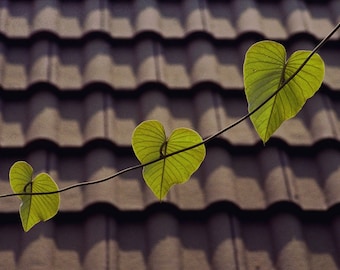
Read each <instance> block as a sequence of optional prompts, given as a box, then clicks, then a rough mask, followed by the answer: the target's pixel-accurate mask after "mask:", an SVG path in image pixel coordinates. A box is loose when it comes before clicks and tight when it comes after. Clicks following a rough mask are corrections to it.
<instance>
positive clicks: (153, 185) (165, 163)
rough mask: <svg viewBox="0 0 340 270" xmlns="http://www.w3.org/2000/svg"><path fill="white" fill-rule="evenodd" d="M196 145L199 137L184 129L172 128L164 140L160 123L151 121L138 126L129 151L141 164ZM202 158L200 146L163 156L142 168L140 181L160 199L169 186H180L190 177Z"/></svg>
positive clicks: (202, 150) (164, 136)
mask: <svg viewBox="0 0 340 270" xmlns="http://www.w3.org/2000/svg"><path fill="white" fill-rule="evenodd" d="M200 142H202V138H201V136H200V135H199V134H198V133H197V132H195V131H193V130H191V129H188V128H178V129H175V130H174V131H173V132H172V134H171V135H170V137H169V138H167V137H166V135H165V131H164V128H163V126H162V124H161V123H159V122H158V121H155V120H150V121H145V122H143V123H141V124H140V125H139V126H137V127H136V129H135V131H134V133H133V135H132V147H133V150H134V152H135V155H136V157H137V158H138V160H139V161H140V162H141V163H142V164H146V163H148V162H151V161H154V160H157V159H159V158H161V157H165V156H166V155H169V154H171V153H174V152H177V151H179V150H181V149H185V148H187V147H190V146H193V145H195V144H197V143H200ZM204 157H205V146H204V145H203V144H202V145H200V146H198V147H195V148H192V149H190V150H187V151H184V152H181V153H178V154H175V155H172V156H169V157H166V158H164V159H161V160H159V161H157V162H155V163H152V164H149V165H147V166H144V168H143V177H144V180H145V182H146V184H147V185H148V186H149V188H150V189H151V190H152V192H153V193H154V194H155V196H156V197H157V198H158V199H159V200H162V199H163V198H164V197H165V195H166V194H167V193H168V191H169V189H170V188H171V187H172V186H173V185H175V184H179V183H184V182H186V181H187V180H188V179H189V178H190V176H191V175H192V174H193V173H194V172H195V171H196V170H197V169H198V168H199V166H200V165H201V163H202V161H203V160H204Z"/></svg>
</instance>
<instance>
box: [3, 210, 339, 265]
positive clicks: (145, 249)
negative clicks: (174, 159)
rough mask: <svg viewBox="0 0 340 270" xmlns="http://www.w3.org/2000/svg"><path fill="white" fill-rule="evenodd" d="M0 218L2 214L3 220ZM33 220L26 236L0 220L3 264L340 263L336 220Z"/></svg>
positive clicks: (155, 216) (220, 215)
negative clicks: (36, 223)
mask: <svg viewBox="0 0 340 270" xmlns="http://www.w3.org/2000/svg"><path fill="white" fill-rule="evenodd" d="M2 220H3V218H2ZM71 220H72V221H70V219H68V221H66V220H64V221H63V222H62V223H58V222H54V221H50V222H48V223H47V224H44V225H42V224H39V225H37V226H36V227H35V228H33V229H32V230H31V231H30V233H29V234H24V233H23V232H21V233H18V231H20V228H19V227H20V224H19V223H18V222H17V223H14V224H13V223H11V222H7V223H6V222H3V221H2V227H1V229H2V241H1V242H0V250H1V253H0V267H1V268H6V269H27V266H29V267H30V269H115V268H117V269H158V270H167V269H174V270H175V269H202V270H205V269H206V270H209V269H216V270H222V269H223V270H224V269H281V270H290V269H294V270H306V269H312V270H319V269H327V270H336V269H339V268H340V262H339V257H338V254H339V252H340V250H339V245H340V232H339V229H338V228H339V225H340V224H339V222H340V220H339V217H338V216H336V217H331V218H328V219H327V223H326V222H325V221H322V220H317V219H312V220H310V221H309V222H308V223H306V222H305V220H304V219H301V218H300V217H298V216H297V215H295V214H292V213H289V214H288V213H284V212H282V213H277V214H272V215H268V216H267V217H266V218H261V219H257V220H256V219H248V218H246V219H245V218H241V217H239V216H237V215H233V214H231V213H226V212H223V211H218V212H216V213H212V214H210V215H208V216H207V217H204V218H196V219H191V218H190V217H189V218H188V217H186V216H182V217H180V218H178V217H176V215H174V214H171V213H168V212H166V211H163V212H161V213H160V212H155V213H152V214H150V215H149V216H147V217H145V218H144V219H139V220H132V221H131V220H130V219H126V218H125V219H124V218H120V219H118V218H117V219H116V218H114V217H113V215H108V214H107V215H103V214H101V215H99V214H92V215H87V216H86V217H85V218H82V219H81V221H79V220H78V221H77V220H75V218H73V219H72V218H71Z"/></svg>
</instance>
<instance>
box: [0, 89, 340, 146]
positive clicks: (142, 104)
mask: <svg viewBox="0 0 340 270" xmlns="http://www.w3.org/2000/svg"><path fill="white" fill-rule="evenodd" d="M97 90H98V89H97ZM176 93H180V91H179V92H178V91H177V92H176ZM18 97H19V98H18V99H15V98H13V97H11V98H2V99H0V127H1V129H0V145H1V147H3V148H18V147H25V146H27V145H28V144H30V143H32V142H35V141H39V140H47V141H50V142H51V143H53V144H55V145H57V146H59V147H71V148H72V147H73V148H74V147H82V146H84V145H86V144H87V143H89V142H91V141H94V140H104V141H107V142H109V143H112V144H113V145H116V146H118V147H130V145H131V136H132V133H133V130H134V128H135V127H136V126H137V125H138V124H139V123H140V122H142V121H144V120H148V119H154V120H158V121H160V122H161V123H162V124H163V125H164V126H165V129H166V132H167V134H170V133H171V131H172V130H173V129H175V128H179V127H188V128H192V129H194V130H196V131H198V132H199V133H200V134H201V136H202V137H208V136H210V135H212V134H213V133H215V132H217V131H219V130H220V129H222V128H223V127H225V126H227V125H229V124H232V123H234V122H235V121H237V120H238V119H240V118H241V117H243V116H244V115H245V114H247V105H246V99H245V97H244V96H243V95H224V94H223V92H219V91H211V89H209V88H206V89H200V90H198V91H196V92H190V94H187V95H183V96H181V95H175V96H174V95H173V96H169V95H167V93H166V92H164V91H159V90H157V88H153V89H150V90H148V91H143V93H142V94H141V95H139V96H138V95H137V96H136V97H135V98H134V99H131V98H129V97H125V96H113V95H112V94H111V93H110V92H108V91H92V92H88V93H87V94H86V95H84V96H83V97H82V98H81V99H79V98H74V97H58V95H57V94H56V93H55V92H52V91H37V92H34V93H33V94H32V95H30V96H29V97H28V98H27V99H26V100H22V98H20V95H18ZM339 102H340V100H339V99H338V98H331V97H329V95H327V94H325V93H321V92H320V93H318V94H316V95H315V96H314V97H313V98H312V99H311V100H309V101H308V102H307V104H306V106H305V107H304V109H303V110H302V111H301V112H300V113H299V114H298V115H297V116H296V117H295V118H293V119H291V120H289V121H287V122H285V123H284V124H283V125H282V126H281V127H280V129H279V130H278V131H277V132H276V133H275V134H274V136H273V138H277V139H279V140H281V141H282V142H284V143H285V144H288V145H290V146H299V147H301V146H313V145H314V144H315V143H318V142H320V141H325V140H333V141H334V142H335V141H337V140H339V139H340V130H339V126H340V125H339V123H340V110H339V107H340V105H339ZM220 138H221V139H223V140H224V141H225V142H227V143H229V144H231V145H233V146H248V147H251V146H255V145H256V144H258V143H259V142H260V140H259V137H258V135H257V134H256V132H255V129H254V127H253V126H252V124H251V123H250V121H249V120H246V121H244V122H243V123H241V124H239V125H238V126H237V127H235V128H233V129H231V130H229V131H228V132H226V133H224V134H222V135H221V136H220ZM335 144H336V143H335Z"/></svg>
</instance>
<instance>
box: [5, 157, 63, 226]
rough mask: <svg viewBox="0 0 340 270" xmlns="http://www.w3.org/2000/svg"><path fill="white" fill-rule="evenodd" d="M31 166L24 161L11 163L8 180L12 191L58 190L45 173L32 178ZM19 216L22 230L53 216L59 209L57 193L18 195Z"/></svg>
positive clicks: (36, 191) (37, 191)
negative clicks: (19, 201) (19, 200)
mask: <svg viewBox="0 0 340 270" xmlns="http://www.w3.org/2000/svg"><path fill="white" fill-rule="evenodd" d="M32 177H33V168H32V167H31V166H30V165H29V164H28V163H27V162H25V161H18V162H16V163H14V164H13V166H12V167H11V169H10V171H9V181H10V185H11V187H12V190H13V192H14V193H41V192H54V191H57V190H58V186H57V184H56V183H55V182H54V180H53V179H52V178H51V177H50V176H49V175H48V174H46V173H40V174H38V175H37V176H36V177H35V178H34V179H33V178H32ZM19 198H20V199H21V201H22V202H21V204H20V218H21V223H22V226H23V228H24V231H25V232H27V231H29V230H30V229H31V228H32V227H33V226H34V225H36V224H37V223H39V222H40V221H46V220H48V219H50V218H52V217H54V216H55V215H56V214H57V212H58V209H59V203H60V195H59V193H53V194H47V195H19Z"/></svg>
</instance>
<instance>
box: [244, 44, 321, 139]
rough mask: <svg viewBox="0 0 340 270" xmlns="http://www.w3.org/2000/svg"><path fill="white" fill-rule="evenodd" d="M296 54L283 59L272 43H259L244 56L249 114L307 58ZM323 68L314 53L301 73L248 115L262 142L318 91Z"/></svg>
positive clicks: (282, 50) (303, 53)
mask: <svg viewBox="0 0 340 270" xmlns="http://www.w3.org/2000/svg"><path fill="white" fill-rule="evenodd" d="M309 54H310V51H296V52H295V53H293V54H292V55H291V57H290V58H289V59H288V61H287V60H286V50H285V48H284V47H283V46H282V45H281V44H279V43H277V42H274V41H260V42H258V43H255V44H254V45H252V46H251V47H250V48H249V50H248V51H247V53H246V57H245V61H244V66H243V73H244V84H245V92H246V97H247V101H248V110H249V112H252V111H254V110H255V109H256V108H257V107H259V106H260V105H261V104H262V103H263V102H264V101H265V100H266V99H267V98H268V97H270V96H271V95H272V94H273V93H274V92H275V91H276V90H277V89H278V88H279V87H280V86H281V85H282V84H283V83H284V81H285V80H287V79H288V78H289V77H290V76H291V75H292V74H293V73H294V72H295V71H296V70H297V69H298V68H299V67H300V65H301V64H302V63H303V62H304V61H305V59H306V58H307V57H308V56H309ZM324 73H325V67H324V63H323V61H322V59H321V57H320V56H319V55H318V54H314V55H313V56H312V58H311V59H310V60H309V61H308V62H307V64H306V65H305V66H304V67H303V68H302V70H301V71H300V72H299V73H298V74H297V75H296V76H295V77H294V78H293V79H292V80H291V81H290V82H289V83H288V84H287V85H285V86H284V87H283V88H282V89H281V90H280V91H279V93H278V94H277V95H275V96H274V97H273V98H272V99H270V100H269V101H268V102H267V103H266V104H265V105H264V106H263V107H261V108H260V109H259V110H258V111H256V112H255V113H254V114H253V115H251V117H250V118H251V121H252V123H253V125H254V127H255V129H256V131H257V133H258V134H259V136H260V137H261V139H262V140H263V142H266V141H267V140H268V139H269V138H270V136H271V135H272V134H273V133H274V132H275V131H276V129H278V128H279V126H280V125H281V124H282V122H283V121H285V120H287V119H289V118H292V117H294V116H295V115H296V114H297V113H298V112H299V111H300V110H301V108H302V106H303V105H304V104H305V102H306V101H307V99H308V98H310V97H312V96H313V95H314V94H315V92H316V91H317V90H318V89H319V88H320V86H321V83H322V80H323V78H324Z"/></svg>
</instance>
